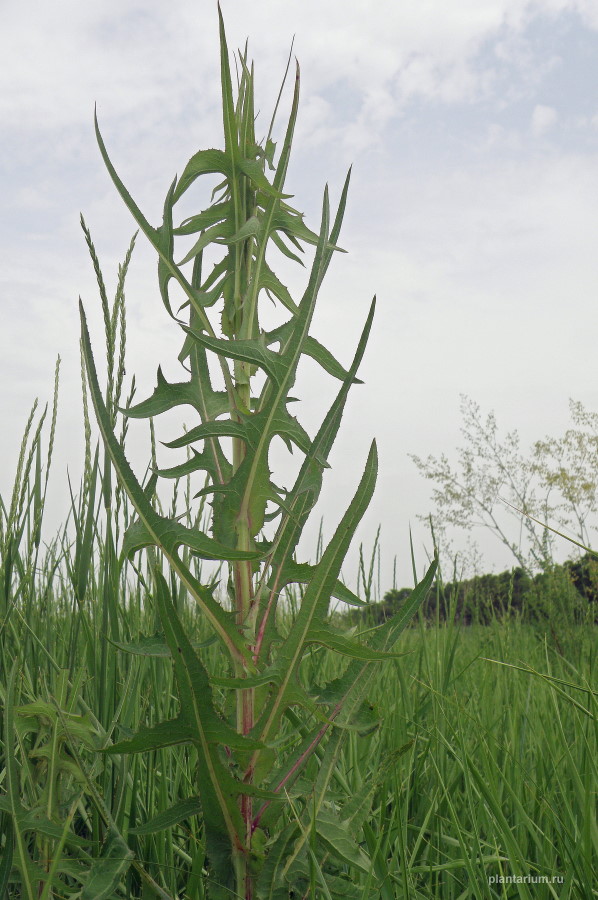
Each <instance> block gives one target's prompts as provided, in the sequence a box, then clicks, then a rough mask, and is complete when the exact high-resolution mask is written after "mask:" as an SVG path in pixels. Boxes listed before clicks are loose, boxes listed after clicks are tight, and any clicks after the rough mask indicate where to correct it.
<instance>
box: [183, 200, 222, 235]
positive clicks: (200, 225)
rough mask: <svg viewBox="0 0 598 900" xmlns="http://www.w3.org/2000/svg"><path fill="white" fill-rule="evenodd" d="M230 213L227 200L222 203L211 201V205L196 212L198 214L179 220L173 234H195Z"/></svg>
mask: <svg viewBox="0 0 598 900" xmlns="http://www.w3.org/2000/svg"><path fill="white" fill-rule="evenodd" d="M230 214H231V205H230V202H229V201H228V200H226V201H225V202H224V203H213V204H212V206H209V207H208V208H207V209H204V210H203V212H200V213H198V215H196V216H190V217H189V218H188V219H185V220H184V221H183V222H181V224H180V225H179V227H178V228H175V229H174V234H175V235H186V234H195V233H196V232H198V231H203V230H204V229H206V228H209V227H210V225H215V224H216V223H217V222H221V221H222V220H223V219H228V218H230Z"/></svg>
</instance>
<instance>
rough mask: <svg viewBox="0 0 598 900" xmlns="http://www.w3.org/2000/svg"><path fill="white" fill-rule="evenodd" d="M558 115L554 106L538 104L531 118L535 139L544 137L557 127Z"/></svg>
mask: <svg viewBox="0 0 598 900" xmlns="http://www.w3.org/2000/svg"><path fill="white" fill-rule="evenodd" d="M557 119H558V113H557V111H556V109H554V107H553V106H544V105H543V104H541V103H540V104H538V105H537V106H535V107H534V111H533V112H532V118H531V131H532V134H533V135H534V137H542V135H544V134H546V132H548V131H550V129H551V128H553V127H554V126H555V125H556V122H557Z"/></svg>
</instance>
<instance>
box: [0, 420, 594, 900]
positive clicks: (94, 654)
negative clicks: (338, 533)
mask: <svg viewBox="0 0 598 900" xmlns="http://www.w3.org/2000/svg"><path fill="white" fill-rule="evenodd" d="M40 439H41V434H40V436H39V437H38V440H40ZM38 446H39V445H38ZM32 458H33V459H35V454H34V455H33V457H32ZM24 461H25V465H24V467H23V470H22V473H21V477H22V478H23V477H24V476H25V475H27V469H28V467H27V458H26V457H25V460H24ZM17 486H18V487H19V489H20V490H19V493H20V496H22V497H23V498H24V499H25V503H24V505H23V507H22V509H21V511H20V513H19V514H18V515H17V516H16V519H15V522H14V530H13V533H12V535H10V536H9V535H7V534H6V532H5V534H4V536H3V537H4V541H3V557H2V565H3V568H2V574H3V582H2V583H3V585H4V586H5V591H4V594H3V606H2V618H1V620H0V621H1V631H0V642H1V643H0V649H1V658H0V662H1V668H0V672H1V673H2V676H1V678H0V700H1V723H2V743H1V745H0V804H1V805H0V809H1V810H2V812H1V815H2V820H1V822H2V828H1V829H0V834H1V835H2V838H1V841H2V843H1V846H0V849H1V860H2V861H1V863H0V873H1V876H2V878H1V884H2V889H3V891H4V894H3V896H6V897H7V898H9V900H13V898H21V897H26V896H32V897H38V896H43V897H48V898H49V897H55V898H58V897H78V896H83V897H86V898H87V897H89V898H91V897H114V898H140V897H162V898H167V897H168V898H173V900H174V898H179V897H180V898H183V897H189V898H202V897H205V896H208V894H206V880H205V872H204V871H203V862H204V854H205V840H204V835H203V829H202V822H201V809H200V807H199V802H198V801H197V800H195V803H194V802H193V801H192V800H189V797H188V795H189V792H190V786H192V785H193V782H194V768H195V767H196V766H197V754H196V753H195V752H194V751H193V748H189V747H186V746H184V745H182V746H178V747H174V748H170V749H161V750H157V751H154V752H152V753H147V754H145V753H144V754H137V755H135V756H133V757H127V756H122V757H119V756H106V755H104V754H102V753H99V752H98V751H99V750H100V748H102V747H105V746H106V745H107V744H108V743H109V742H111V741H113V740H116V739H117V738H119V737H122V736H123V735H131V734H133V733H134V732H135V731H136V730H137V729H138V727H139V724H140V723H142V722H145V721H147V722H148V724H150V721H149V720H150V718H151V719H156V720H160V719H169V718H171V717H172V716H173V715H174V714H175V713H176V708H177V701H176V697H175V695H176V691H175V688H174V685H173V672H172V665H171V663H170V660H169V658H168V649H167V647H166V646H165V644H164V639H163V637H160V635H159V623H158V622H157V621H156V620H157V615H156V611H155V607H154V604H153V601H152V598H151V589H150V587H149V585H150V584H151V582H150V578H151V573H150V572H149V571H143V570H141V569H140V570H139V572H138V573H137V575H138V577H136V578H135V580H134V581H132V580H131V579H130V578H129V579H128V584H127V580H126V578H125V574H124V573H122V572H121V573H120V574H119V573H118V571H117V564H118V560H117V553H116V551H115V543H114V542H113V541H112V540H111V538H110V535H108V537H107V535H106V528H105V525H104V527H103V528H102V529H101V530H100V529H99V528H98V527H97V524H98V522H99V519H100V516H99V515H97V513H98V508H97V501H96V502H95V503H94V502H92V504H91V507H90V508H91V509H92V510H93V509H95V515H94V516H93V517H90V516H87V517H82V516H81V510H80V509H77V507H75V510H76V515H75V516H74V520H73V522H72V523H70V528H66V527H65V529H64V530H63V531H62V532H61V533H60V534H59V535H58V536H57V537H56V538H55V540H54V541H53V542H52V543H51V544H50V545H49V547H48V548H47V549H46V550H45V552H44V553H43V555H41V556H38V552H39V548H38V547H37V546H36V518H37V522H38V525H39V516H40V513H41V510H40V509H39V507H36V505H35V497H36V496H40V495H42V494H43V485H42V484H40V483H39V470H38V475H37V476H36V472H35V466H34V465H32V466H31V468H30V469H29V483H28V486H27V488H26V489H25V490H24V489H23V487H24V482H23V481H21V482H20V484H18V485H17ZM100 488H101V478H100V473H99V472H98V470H97V468H94V469H93V470H92V480H91V482H90V484H89V486H88V490H89V491H90V493H91V495H92V498H93V495H94V494H101V491H100ZM114 505H115V504H114ZM3 509H4V510H6V507H3ZM123 513H124V510H123V507H122V506H121V508H120V510H119V517H122V516H123ZM73 524H74V525H75V526H76V527H75V528H74V533H75V539H74V540H73V539H72V538H71V537H69V532H70V531H72V529H73ZM109 530H110V529H109ZM118 530H119V529H118V528H117V527H116V524H115V527H114V528H113V529H112V531H113V532H115V533H116V534H118ZM10 538H12V540H10ZM7 585H8V590H7ZM370 587H371V586H370ZM363 592H364V591H363V585H362V593H363ZM377 599H378V598H376V597H375V596H371V597H370V602H371V603H372V604H375V601H376V600H377ZM177 604H178V609H179V612H180V615H181V617H182V619H183V621H184V622H185V625H186V627H187V628H188V630H189V632H190V633H191V634H192V635H193V636H194V640H195V646H196V647H197V648H198V652H200V653H201V656H202V658H203V659H204V661H205V664H206V666H207V667H209V668H210V669H211V670H214V671H219V670H220V671H221V672H222V674H225V669H224V668H223V667H222V657H221V654H220V653H219V651H218V647H217V645H216V644H215V642H214V641H213V638H211V637H210V634H209V630H208V629H206V627H205V624H202V619H201V618H200V617H198V616H197V615H196V614H195V610H194V604H193V603H190V602H189V598H188V597H185V595H184V594H179V595H178V596H177ZM299 604H300V597H299V596H294V597H291V598H289V603H288V604H286V605H285V606H284V608H283V609H282V610H281V612H280V617H281V624H280V627H281V629H283V630H284V629H286V628H287V627H288V622H287V620H290V619H291V618H292V617H293V615H294V612H293V610H294V609H295V610H296V608H297V607H298V606H299ZM371 608H372V610H374V609H375V608H376V607H375V606H374V605H373V606H372V607H371ZM360 612H363V610H361V611H360ZM367 614H368V608H366V610H365V616H366V618H365V620H364V624H363V626H362V628H363V629H364V630H365V631H367V630H368V627H372V626H368V624H367ZM373 618H374V617H373V616H372V621H373ZM551 624H552V625H553V626H554V625H555V624H556V636H557V640H555V631H554V629H552V628H548V627H541V626H539V625H530V624H526V623H525V622H522V621H521V620H520V619H519V618H504V619H499V618H498V617H497V618H496V619H495V620H494V621H492V622H491V624H488V625H485V626H481V625H472V626H460V625H459V624H458V623H456V622H455V621H453V620H452V618H451V617H450V616H449V618H448V620H446V621H444V622H441V621H434V620H430V619H429V618H426V617H425V616H424V615H423V613H422V612H421V611H420V614H419V618H418V619H417V620H416V621H414V622H413V624H412V625H411V627H409V628H408V629H407V630H406V631H405V632H404V634H403V639H402V643H401V645H400V646H401V651H402V653H403V654H404V655H403V656H402V657H401V658H400V659H397V660H394V661H389V662H384V663H379V664H377V671H376V675H375V678H374V679H373V681H372V683H371V686H370V690H369V693H368V702H369V703H370V704H371V707H372V721H371V722H370V723H369V724H364V725H363V726H362V727H361V728H356V729H355V730H353V731H352V732H351V733H350V734H349V736H348V740H347V741H346V742H345V744H344V745H343V747H342V750H341V752H340V754H339V757H338V761H337V765H336V768H335V771H334V774H333V778H332V783H331V786H330V789H329V794H328V797H327V801H326V803H327V804H329V805H330V807H331V808H334V807H335V805H336V806H337V807H339V806H340V804H341V803H342V797H343V796H345V795H346V794H348V795H349V796H351V797H352V798H353V800H354V805H355V807H356V809H355V818H354V819H353V820H352V822H353V827H354V828H355V829H356V830H357V832H358V840H359V843H360V845H363V847H364V848H365V849H366V850H367V852H368V856H369V857H370V859H371V861H372V869H371V870H368V869H367V868H364V866H363V861H361V860H356V861H355V862H356V863H360V862H361V863H362V864H361V865H359V864H354V865H351V863H350V853H349V852H347V857H348V858H347V860H346V863H345V866H344V871H343V872H342V873H341V872H339V876H341V875H342V877H343V881H344V882H345V888H344V889H345V892H346V896H348V897H356V898H357V897H360V898H370V897H371V898H373V897H381V898H383V900H399V898H469V897H471V898H474V897H475V898H499V897H500V898H504V897H513V898H514V897H521V898H552V897H559V898H590V897H594V896H596V883H597V881H596V876H597V860H598V829H597V823H596V790H597V786H598V771H597V769H598V746H597V739H598V726H597V707H598V703H597V698H598V692H597V691H596V686H597V684H598V678H597V676H598V671H597V668H598V661H597V650H598V643H597V640H596V629H595V626H593V625H592V624H590V623H589V622H588V623H587V624H585V625H584V624H582V625H579V624H578V625H575V624H571V623H569V622H567V621H566V620H565V619H563V620H561V621H559V622H556V623H555V622H552V623H551ZM119 646H122V647H128V649H129V651H130V650H131V649H133V650H134V651H135V650H136V651H137V652H133V653H131V652H124V651H120V650H118V649H117V648H118V647H119ZM15 661H16V662H17V663H18V675H17V677H16V678H15V679H14V683H13V684H12V685H10V686H9V684H8V675H9V673H10V672H11V670H12V668H13V663H14V662H15ZM342 668H343V665H342V663H340V664H339V658H338V657H337V656H336V655H335V654H333V653H331V652H330V651H329V650H327V649H326V648H320V649H313V650H312V652H311V653H309V654H308V655H307V656H306V657H305V658H304V660H303V662H302V669H301V678H302V679H303V680H304V681H305V683H306V684H307V683H309V684H312V685H313V684H315V685H317V684H326V683H327V682H329V681H330V679H331V678H332V677H335V676H337V675H339V674H340V673H341V671H342ZM9 692H12V694H11V693H9ZM318 764H319V763H318V759H317V758H314V760H313V761H312V762H311V763H310V764H309V765H308V767H307V769H306V770H305V772H304V775H303V778H304V780H305V782H306V784H309V782H310V781H312V782H315V781H316V780H317V777H318ZM291 797H292V793H291ZM360 806H361V807H362V809H361V811H360V808H359V807H360ZM292 809H293V807H292V803H291V806H290V810H289V812H288V815H289V816H290V817H292V815H293V812H292ZM17 811H18V812H17ZM19 816H20V818H18V817H19ZM15 817H17V819H18V822H19V824H18V829H19V840H18V841H17V840H15V829H14V828H13V826H12V823H13V821H14V820H15ZM10 847H12V848H13V849H12V852H9V848H10ZM24 861H25V862H24ZM25 866H26V870H27V877H28V879H29V881H30V885H31V888H32V890H31V892H30V893H28V892H27V891H26V890H25V887H24V884H25V881H24V875H23V872H24V867H25ZM319 875H320V873H319V872H318V869H317V867H314V869H313V872H312V880H313V884H311V885H309V884H305V885H303V886H302V887H301V893H300V894H295V896H307V897H327V896H329V894H328V892H327V888H326V876H324V879H323V881H322V883H320V881H319ZM501 876H502V877H503V878H504V879H505V881H503V882H501V881H499V880H498V879H499V878H500V877H501ZM518 876H519V881H515V879H516V878H517V877H518ZM509 878H510V879H511V881H509ZM540 878H541V879H546V880H545V881H544V880H543V881H540V880H539V879H540ZM493 879H495V880H494V881H493ZM553 879H554V880H553ZM374 883H375V885H376V887H375V888H374V887H373V884H374ZM81 892H82V893H81Z"/></svg>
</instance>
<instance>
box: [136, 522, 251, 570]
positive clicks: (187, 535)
mask: <svg viewBox="0 0 598 900" xmlns="http://www.w3.org/2000/svg"><path fill="white" fill-rule="evenodd" d="M183 545H184V546H185V547H188V548H189V549H190V550H191V552H192V553H193V554H194V555H195V556H199V558H200V559H214V560H227V561H230V560H237V559H246V560H253V559H259V557H260V555H261V554H260V553H258V552H256V551H254V550H251V551H247V550H235V549H234V548H233V547H227V546H226V545H225V544H221V543H219V542H218V541H215V540H214V539H213V538H211V537H208V535H207V534H203V532H201V531H199V530H198V529H196V528H187V526H186V525H182V524H181V523H180V522H176V521H175V520H174V519H167V518H164V517H162V516H158V519H157V520H155V521H154V523H153V526H152V528H151V529H150V528H149V527H148V525H147V524H146V523H145V522H144V521H143V520H142V519H138V520H137V521H135V522H133V523H132V525H129V527H128V528H127V531H126V533H125V536H124V538H123V545H122V553H123V555H124V556H129V557H130V556H131V555H132V554H133V553H136V552H137V551H138V550H141V549H142V548H143V547H151V546H156V547H159V548H161V547H163V546H168V547H169V548H170V550H171V552H172V551H176V550H178V548H179V547H181V546H183Z"/></svg>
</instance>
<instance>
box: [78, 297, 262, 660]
mask: <svg viewBox="0 0 598 900" xmlns="http://www.w3.org/2000/svg"><path fill="white" fill-rule="evenodd" d="M80 312H81V343H82V348H83V356H84V359H85V366H86V370H87V378H88V383H89V388H90V394H91V398H92V402H93V405H94V409H95V412H96V417H97V420H98V425H99V427H100V432H101V434H102V438H103V440H104V445H105V447H106V450H107V453H108V455H109V456H110V460H111V462H112V465H113V466H114V469H115V470H116V473H117V475H118V478H119V481H120V483H121V485H122V487H123V488H124V490H125V491H126V493H127V495H128V496H129V499H130V500H131V502H132V504H133V506H134V507H135V509H136V511H137V514H138V516H139V520H140V523H142V527H143V529H144V530H145V533H144V535H143V540H146V538H147V539H149V538H151V540H152V543H154V544H155V545H156V546H158V547H160V549H161V550H162V552H163V553H164V555H165V556H166V558H167V560H168V562H169V563H170V566H171V567H172V569H173V570H174V572H176V573H177V575H178V576H179V578H180V579H181V581H182V583H183V584H184V586H185V587H186V588H187V590H188V591H189V592H190V594H191V595H192V596H193V597H194V598H195V599H196V601H197V603H198V604H199V606H200V607H201V608H202V609H203V611H204V613H205V615H206V617H207V618H208V619H209V621H210V622H211V624H212V626H213V628H214V630H215V631H216V633H217V634H218V636H219V638H220V639H221V641H222V642H223V644H224V645H225V646H226V648H227V650H228V651H229V653H230V654H231V656H232V657H233V658H236V659H242V660H245V662H246V664H247V665H248V666H249V667H250V669H251V668H252V667H253V663H252V660H251V655H250V653H249V651H248V649H247V646H246V645H245V642H244V640H243V637H242V635H241V634H240V632H239V631H238V630H237V629H236V628H235V626H234V624H233V623H232V622H231V621H230V618H229V617H228V616H227V615H226V613H225V611H224V610H223V609H222V607H221V606H220V604H218V603H217V602H216V601H215V600H214V598H213V596H212V594H211V593H210V591H207V590H206V589H205V588H203V587H202V585H200V584H199V582H198V581H197V579H196V578H195V577H194V576H193V575H192V574H191V572H190V571H189V569H188V568H187V566H185V565H184V564H183V562H182V560H181V559H179V557H178V555H177V553H176V547H177V545H180V544H181V543H185V541H184V540H183V539H182V538H183V535H182V533H181V532H180V530H178V528H175V529H172V528H171V524H172V523H170V522H169V520H168V519H163V518H162V517H161V516H159V515H158V513H156V511H155V510H154V509H153V507H152V506H151V503H150V502H149V501H148V499H147V497H146V495H145V492H144V490H143V488H142V487H141V485H140V484H139V482H138V481H137V479H136V478H135V475H134V474H133V471H132V469H131V467H130V465H129V463H128V461H127V459H126V457H125V454H124V452H123V449H122V447H121V445H120V443H119V441H118V440H117V439H116V436H115V435H114V432H113V431H112V426H111V422H110V417H109V415H108V412H107V410H106V407H105V404H104V400H103V397H102V392H101V389H100V385H99V383H98V376H97V372H96V368H95V363H94V359H93V353H92V350H91V343H90V340H89V331H88V329H87V321H86V318H85V311H84V309H83V304H80ZM140 527H141V526H140ZM227 552H228V551H227Z"/></svg>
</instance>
